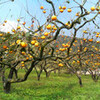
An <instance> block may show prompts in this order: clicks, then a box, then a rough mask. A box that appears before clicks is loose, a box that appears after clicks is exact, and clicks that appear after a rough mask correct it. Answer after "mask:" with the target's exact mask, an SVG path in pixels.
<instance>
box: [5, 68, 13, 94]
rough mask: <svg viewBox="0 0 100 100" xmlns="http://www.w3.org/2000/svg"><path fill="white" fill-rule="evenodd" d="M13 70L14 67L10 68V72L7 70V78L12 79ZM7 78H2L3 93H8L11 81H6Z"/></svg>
mask: <svg viewBox="0 0 100 100" xmlns="http://www.w3.org/2000/svg"><path fill="white" fill-rule="evenodd" d="M13 71H14V69H13V68H11V69H10V72H9V76H8V80H9V79H12V77H13ZM8 80H5V79H4V81H3V87H4V92H5V93H10V90H11V83H10V82H8Z"/></svg>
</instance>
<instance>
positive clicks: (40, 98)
mask: <svg viewBox="0 0 100 100" xmlns="http://www.w3.org/2000/svg"><path fill="white" fill-rule="evenodd" d="M20 75H22V76H23V71H21V72H20ZM82 80H83V87H80V86H79V84H78V79H77V77H76V76H74V75H69V74H60V75H58V74H57V73H56V74H54V73H52V74H51V75H50V77H49V78H46V77H45V73H42V76H41V80H40V81H37V76H36V73H35V72H32V73H31V74H30V76H29V78H28V80H27V81H26V82H22V83H18V84H12V89H11V93H10V94H5V93H4V92H3V88H2V82H1V80H0V100H30V99H31V100H100V80H99V81H98V82H94V81H93V80H92V79H91V77H90V76H89V75H86V76H82Z"/></svg>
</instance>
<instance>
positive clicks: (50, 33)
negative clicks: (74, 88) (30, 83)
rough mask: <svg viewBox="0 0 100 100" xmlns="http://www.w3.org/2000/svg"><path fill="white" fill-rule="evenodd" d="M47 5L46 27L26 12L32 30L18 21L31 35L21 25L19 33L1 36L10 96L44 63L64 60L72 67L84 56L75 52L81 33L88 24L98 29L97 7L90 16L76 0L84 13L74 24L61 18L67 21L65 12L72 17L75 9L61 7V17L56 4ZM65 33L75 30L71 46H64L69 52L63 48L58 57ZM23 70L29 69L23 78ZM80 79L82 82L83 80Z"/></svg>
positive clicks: (4, 75)
mask: <svg viewBox="0 0 100 100" xmlns="http://www.w3.org/2000/svg"><path fill="white" fill-rule="evenodd" d="M44 2H46V3H47V4H48V5H50V6H51V7H52V8H51V9H50V11H51V13H50V14H48V16H47V17H46V19H47V20H46V21H45V22H44V24H42V25H41V24H40V23H39V20H38V19H37V18H36V17H34V16H32V15H31V14H30V12H29V11H26V12H27V13H28V14H29V16H31V17H32V20H31V21H32V25H31V28H30V27H27V26H26V24H27V23H26V22H23V23H22V24H21V22H20V19H18V20H17V21H18V23H20V24H21V25H23V27H24V28H26V29H27V30H28V32H23V31H21V28H22V27H21V26H20V25H19V26H18V27H17V28H16V29H12V33H13V34H11V33H5V34H3V33H1V36H0V38H1V39H0V56H1V59H0V64H1V65H0V68H1V69H2V70H1V71H2V75H1V76H2V81H3V86H4V90H5V92H6V93H9V92H10V88H11V84H12V83H19V82H23V81H26V80H27V79H28V76H29V75H30V73H31V72H32V70H33V68H35V69H36V68H37V65H40V64H41V62H42V61H45V60H52V61H53V60H54V61H55V59H56V60H58V59H60V60H62V61H63V62H64V64H65V65H66V66H67V67H69V66H70V67H71V65H70V63H69V61H70V59H71V58H73V57H74V56H75V55H82V52H80V53H77V52H74V51H73V52H71V49H72V47H73V43H74V42H75V40H76V35H77V33H78V32H79V30H80V29H81V28H83V27H84V26H85V25H86V24H87V23H90V22H93V23H94V24H95V25H96V21H95V19H96V18H97V17H98V16H99V13H100V11H99V10H100V9H99V8H98V6H96V10H95V7H92V8H91V11H90V12H89V11H88V9H86V8H85V7H84V5H81V4H80V3H78V2H77V1H76V0H73V2H74V3H75V4H76V5H78V6H77V9H79V12H80V13H77V14H76V15H77V17H75V18H73V19H72V20H67V19H66V20H67V21H66V22H67V23H65V22H63V21H62V20H60V19H59V16H60V15H61V13H62V15H61V17H62V18H63V12H66V14H67V13H71V12H72V8H67V7H66V6H63V7H61V6H60V7H59V13H57V11H56V10H57V9H56V7H55V4H54V2H53V1H51V0H45V1H44ZM67 3H68V4H69V2H66V5H67ZM97 4H99V2H97ZM40 9H41V10H43V14H46V10H45V9H44V7H43V6H41V7H40ZM90 15H92V18H88V16H90ZM33 19H34V20H33ZM4 23H7V21H4ZM37 24H38V25H37ZM33 26H34V28H33ZM63 29H65V30H73V35H72V38H71V40H70V41H69V43H68V44H64V45H63V46H64V47H66V49H65V48H59V50H60V51H61V52H60V54H59V53H58V54H57V52H56V53H55V51H56V48H55V42H56V40H57V38H58V36H59V34H60V33H61V31H62V30H63ZM62 51H66V55H64V54H63V53H62ZM59 66H63V64H62V63H59ZM22 67H25V72H24V76H23V77H19V75H18V74H19V70H20V68H22ZM42 70H43V69H42ZM42 70H41V71H42ZM7 73H8V75H7ZM75 73H76V72H75ZM78 77H79V79H80V82H81V77H80V76H78Z"/></svg>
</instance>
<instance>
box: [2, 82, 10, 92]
mask: <svg viewBox="0 0 100 100" xmlns="http://www.w3.org/2000/svg"><path fill="white" fill-rule="evenodd" d="M3 85H4V86H3V87H4V92H5V93H10V90H11V83H10V82H8V81H7V82H4V84H3Z"/></svg>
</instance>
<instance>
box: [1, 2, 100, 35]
mask: <svg viewBox="0 0 100 100" xmlns="http://www.w3.org/2000/svg"><path fill="white" fill-rule="evenodd" d="M6 1H8V2H6ZM52 1H53V2H54V5H55V8H56V12H57V14H58V8H59V6H66V7H67V8H71V7H73V8H72V13H67V14H66V12H64V13H62V14H60V15H59V17H58V19H59V20H61V21H63V22H67V21H69V20H70V19H73V18H74V15H75V13H77V12H78V11H79V9H77V5H76V3H74V2H73V0H69V1H70V2H71V3H70V4H67V3H65V2H66V0H52ZM76 1H77V2H79V3H81V0H76ZM95 1H97V0H87V3H86V4H85V5H84V7H85V8H86V9H88V10H89V11H90V8H91V7H92V6H94V5H95ZM3 2H6V3H3ZM40 6H44V8H45V10H46V12H47V13H46V14H43V13H42V11H41V9H40ZM50 9H51V6H50V5H49V4H47V3H46V2H45V0H15V1H14V2H11V0H0V13H1V14H0V24H1V25H0V30H1V31H5V32H7V31H10V30H11V29H12V28H16V27H17V26H18V25H19V24H18V23H17V19H21V23H22V22H24V21H25V22H26V23H27V25H28V26H30V25H31V18H32V17H31V16H30V15H28V14H27V12H26V10H28V11H29V12H30V14H31V15H32V16H34V17H36V18H37V19H38V20H39V22H40V24H43V23H45V21H46V18H47V16H48V14H49V13H50ZM62 16H63V17H62ZM91 17H93V15H91V16H89V18H91ZM99 17H100V16H99ZM4 20H7V21H8V23H7V24H6V25H5V26H2V23H3V22H4ZM97 22H98V23H99V22H100V21H99V18H98V19H97ZM88 26H89V25H87V26H86V27H88ZM86 27H84V28H86ZM93 27H94V26H93V25H92V26H91V25H90V29H91V30H92V29H93ZM68 33H69V34H70V32H68ZM78 36H80V35H79V34H78Z"/></svg>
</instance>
